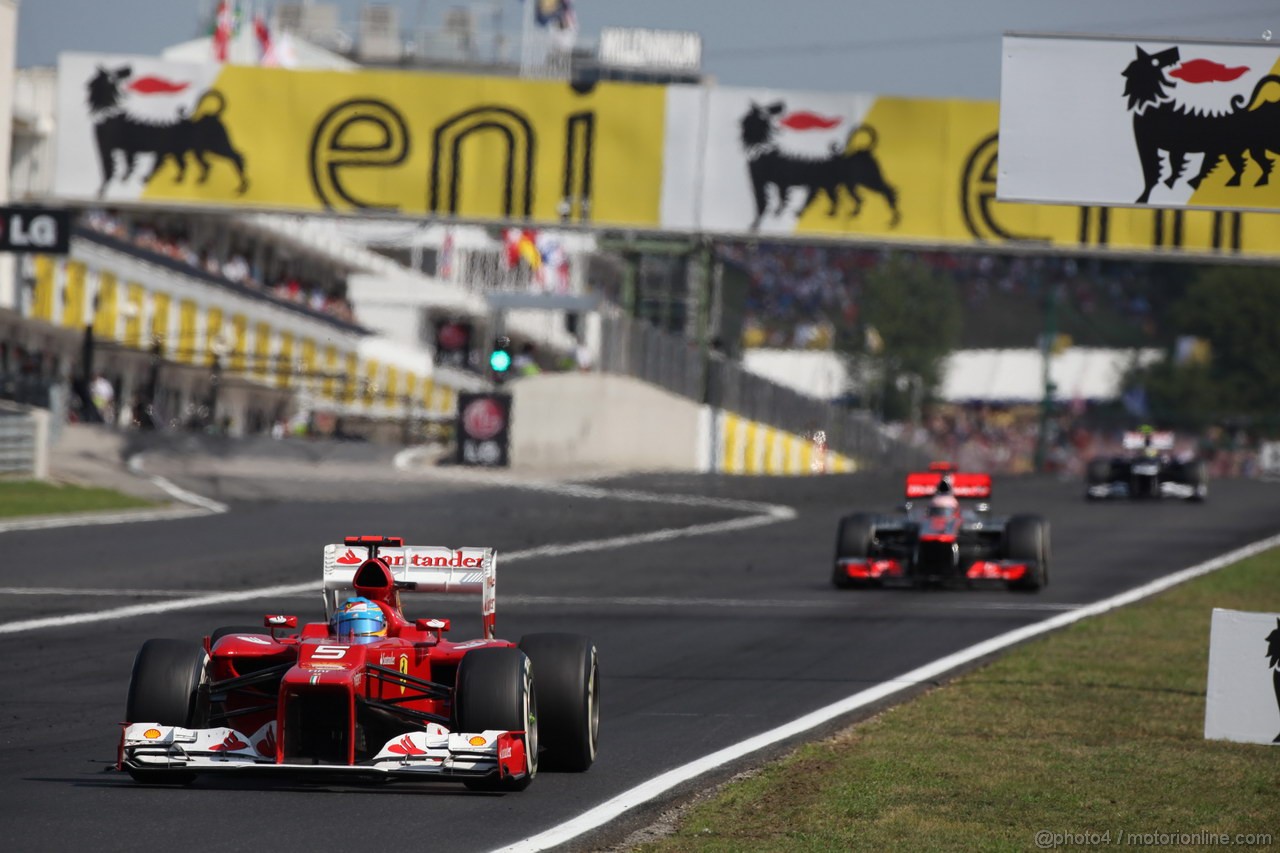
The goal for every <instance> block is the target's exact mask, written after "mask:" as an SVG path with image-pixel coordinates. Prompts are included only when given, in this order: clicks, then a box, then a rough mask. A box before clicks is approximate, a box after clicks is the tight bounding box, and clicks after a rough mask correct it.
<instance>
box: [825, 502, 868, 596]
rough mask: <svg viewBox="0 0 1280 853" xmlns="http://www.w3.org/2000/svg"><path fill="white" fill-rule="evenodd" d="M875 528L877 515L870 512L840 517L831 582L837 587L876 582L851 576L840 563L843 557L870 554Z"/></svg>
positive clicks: (849, 557) (857, 585) (850, 557)
mask: <svg viewBox="0 0 1280 853" xmlns="http://www.w3.org/2000/svg"><path fill="white" fill-rule="evenodd" d="M875 530H876V517H875V516H874V515H870V514H868V513H856V514H854V515H846V516H845V517H844V518H842V519H840V527H839V529H838V530H837V531H836V556H835V563H834V566H833V567H832V569H831V583H832V585H834V586H835V587H836V588H837V589H855V588H858V587H868V586H871V585H873V584H875V583H876V581H868V580H857V579H854V578H851V577H849V575H848V574H846V573H845V571H844V568H843V567H842V566H841V565H840V560H842V559H865V558H866V557H868V556H870V554H871V540H872V539H873V538H874V536H875Z"/></svg>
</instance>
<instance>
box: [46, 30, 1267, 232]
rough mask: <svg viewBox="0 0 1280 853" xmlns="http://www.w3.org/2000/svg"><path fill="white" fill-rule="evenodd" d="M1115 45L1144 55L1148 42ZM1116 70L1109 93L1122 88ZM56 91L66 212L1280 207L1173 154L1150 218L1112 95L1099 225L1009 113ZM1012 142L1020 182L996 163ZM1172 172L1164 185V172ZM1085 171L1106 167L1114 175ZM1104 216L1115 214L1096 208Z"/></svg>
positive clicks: (178, 80) (1254, 181)
mask: <svg viewBox="0 0 1280 853" xmlns="http://www.w3.org/2000/svg"><path fill="white" fill-rule="evenodd" d="M1108 45H1112V43H1108ZM1041 46H1043V45H1041ZM1068 46H1069V47H1071V49H1072V50H1076V49H1078V48H1079V47H1080V45H1076V44H1071V45H1068ZM1121 47H1123V48H1124V49H1125V50H1126V51H1128V53H1130V54H1134V55H1137V54H1135V53H1134V52H1135V50H1137V49H1138V48H1135V46H1134V45H1132V44H1127V45H1126V44H1122V45H1121ZM1112 49H1113V45H1112V46H1109V47H1108V50H1112ZM1152 49H1154V48H1152ZM1163 49H1164V50H1168V48H1167V47H1166V48H1163ZM1143 50H1145V48H1143ZM1271 50H1273V51H1274V48H1273V49H1271ZM1184 52H1185V51H1184ZM1126 55H1128V54H1126ZM1162 55H1165V56H1168V57H1172V54H1171V53H1166V54H1162ZM1204 56H1208V54H1204ZM1213 56H1214V57H1217V59H1215V60H1214V61H1215V62H1217V61H1218V60H1221V62H1219V63H1218V64H1219V65H1222V67H1224V68H1235V67H1243V66H1244V65H1247V66H1248V67H1249V68H1250V69H1253V71H1251V72H1250V73H1253V74H1254V75H1255V77H1257V79H1256V80H1255V82H1253V83H1252V84H1250V85H1252V88H1251V89H1250V90H1249V92H1250V93H1253V91H1254V90H1255V89H1256V90H1258V94H1257V96H1256V98H1254V100H1257V101H1258V104H1259V106H1257V109H1258V110H1262V109H1263V107H1262V106H1261V104H1262V103H1263V102H1264V101H1265V98H1263V95H1265V94H1268V93H1270V92H1272V90H1273V89H1274V90H1275V92H1277V93H1280V76H1275V75H1272V74H1271V73H1270V72H1271V71H1272V70H1274V68H1273V66H1272V65H1270V64H1267V62H1266V60H1267V56H1260V57H1251V56H1244V55H1243V54H1241V55H1240V56H1239V57H1237V56H1236V54H1233V53H1226V52H1223V53H1222V54H1218V53H1215V54H1213ZM1121 58H1122V57H1120V56H1119V54H1117V55H1116V57H1114V60H1115V61H1114V62H1112V63H1111V65H1109V66H1108V67H1109V68H1111V67H1112V66H1114V65H1115V62H1119V61H1120V59H1121ZM1199 58H1203V56H1201V55H1200V54H1198V53H1197V54H1196V56H1195V57H1191V55H1190V54H1189V53H1188V54H1187V56H1186V57H1184V61H1183V62H1182V64H1181V65H1179V66H1177V67H1176V68H1175V67H1174V66H1172V65H1170V66H1169V67H1168V69H1167V70H1166V71H1165V72H1164V73H1165V74H1166V76H1169V75H1174V77H1175V78H1176V75H1175V74H1174V72H1175V71H1176V70H1177V69H1179V68H1188V69H1193V70H1194V73H1193V71H1192V70H1188V71H1187V72H1186V73H1185V74H1183V76H1182V77H1181V78H1177V79H1178V80H1179V86H1182V84H1184V83H1187V80H1188V79H1190V77H1195V76H1196V75H1199V76H1204V75H1206V74H1207V75H1208V76H1210V77H1214V76H1223V75H1224V74H1226V73H1227V72H1224V71H1221V70H1220V69H1219V67H1218V65H1213V66H1212V67H1211V66H1207V65H1205V64H1203V63H1199V64H1195V63H1193V62H1191V61H1190V60H1191V59H1199ZM1228 59H1229V60H1230V61H1231V62H1236V61H1237V59H1238V60H1239V63H1241V65H1239V66H1230V64H1229V63H1227V60H1228ZM1246 60H1247V62H1246ZM1037 61H1039V60H1037ZM1045 61H1048V60H1045ZM1224 63H1226V64H1224ZM1054 67H1056V66H1054ZM1125 67H1127V66H1125V65H1124V64H1123V63H1122V64H1121V65H1120V66H1119V68H1120V71H1122V70H1124V68H1125ZM1120 71H1116V72H1115V74H1114V76H1115V80H1112V81H1111V82H1110V83H1108V84H1107V85H1112V84H1113V83H1115V84H1117V85H1119V86H1120V87H1121V88H1122V89H1123V85H1124V80H1125V78H1124V77H1123V75H1121V74H1120ZM58 73H59V80H58V138H57V152H58V157H57V171H56V173H55V180H54V185H55V192H56V194H57V195H59V196H61V197H63V198H67V199H70V200H75V201H79V202H82V203H83V202H87V203H94V202H95V201H98V200H101V201H102V202H105V203H137V204H148V203H149V204H155V205H158V206H165V207H173V206H191V207H222V208H234V209H240V210H243V209H253V208H257V209H271V210H293V211H298V212H303V213H308V212H310V213H321V212H333V213H339V214H360V213H376V214H378V215H384V216H394V215H402V216H409V217H415V218H424V217H429V218H441V219H452V218H457V219H466V220H478V221H494V222H506V221H518V222H541V223H548V224H553V223H574V224H589V225H593V226H599V227H644V228H652V229H654V230H662V231H667V232H672V233H681V234H684V233H690V232H692V233H702V234H712V235H718V236H724V237H729V238H744V237H747V238H753V239H767V238H769V237H787V238H793V239H803V238H819V239H836V240H844V241H849V242H860V243H874V244H885V243H895V242H896V243H901V244H903V245H911V246H939V247H947V246H958V247H969V248H972V247H975V246H984V245H985V246H993V247H1005V248H1045V249H1054V250H1079V251H1084V252H1090V253H1100V254H1105V253H1107V252H1110V251H1114V252H1119V253H1126V254H1128V253H1133V252H1151V251H1154V252H1159V253H1169V254H1175V255H1180V256H1186V255H1195V256H1198V257H1214V256H1235V257H1259V258H1262V257H1270V258H1275V257H1280V216H1277V215H1276V214H1274V213H1269V212H1261V211H1265V210H1266V209H1267V207H1268V206H1269V204H1268V203H1265V201H1256V202H1251V203H1250V204H1251V205H1253V207H1254V209H1253V210H1250V211H1249V212H1244V211H1242V210H1241V209H1239V208H1234V209H1231V210H1219V209H1214V208H1215V206H1216V205H1219V204H1222V205H1223V206H1232V207H1234V205H1231V204H1230V202H1231V201H1232V200H1233V199H1239V198H1243V197H1244V195H1249V197H1250V198H1255V199H1263V198H1264V195H1265V194H1266V193H1272V194H1274V193H1275V192H1276V191H1277V190H1276V187H1280V177H1277V179H1276V181H1275V182H1274V183H1268V184H1264V185H1262V186H1260V187H1259V186H1257V185H1258V182H1259V181H1260V180H1261V179H1262V178H1264V177H1266V174H1265V173H1264V172H1263V171H1262V169H1261V167H1259V166H1258V165H1257V164H1258V163H1260V162H1269V161H1267V158H1266V157H1263V156H1262V154H1261V153H1259V154H1258V156H1256V157H1255V156H1252V155H1250V156H1248V157H1246V158H1245V160H1244V161H1243V162H1242V163H1241V164H1240V165H1241V175H1242V176H1243V177H1242V179H1241V181H1242V183H1243V184H1248V185H1249V187H1252V189H1250V190H1249V191H1248V192H1247V193H1245V192H1244V191H1243V190H1242V189H1241V187H1233V186H1230V185H1229V184H1230V183H1231V180H1232V177H1233V175H1234V170H1233V169H1232V168H1228V167H1230V166H1231V165H1232V163H1233V162H1238V161H1239V159H1240V158H1238V157H1235V155H1234V154H1232V153H1230V152H1227V153H1223V154H1222V155H1221V157H1220V158H1219V161H1213V162H1216V163H1217V166H1216V167H1215V168H1214V169H1210V170H1209V173H1208V174H1207V176H1205V177H1203V178H1202V179H1201V180H1200V181H1199V182H1198V186H1199V189H1198V190H1195V191H1194V194H1192V191H1191V190H1188V189H1187V188H1188V186H1189V185H1190V182H1191V181H1192V180H1194V179H1195V178H1197V177H1200V176H1201V172H1203V171H1204V168H1205V166H1204V163H1205V162H1207V161H1206V159H1205V158H1206V156H1207V155H1203V154H1197V155H1196V158H1197V159H1195V162H1192V160H1193V158H1192V157H1191V155H1190V153H1188V152H1183V154H1182V156H1181V157H1180V158H1175V159H1177V161H1178V162H1179V163H1181V171H1180V172H1178V174H1177V175H1176V176H1175V175H1174V173H1173V172H1167V174H1166V173H1165V172H1162V173H1161V179H1160V181H1159V182H1158V183H1157V184H1156V186H1155V187H1154V188H1153V189H1152V190H1151V194H1150V197H1149V203H1135V201H1134V200H1135V199H1138V198H1139V194H1141V193H1142V192H1144V187H1145V186H1146V178H1147V176H1146V175H1145V174H1144V172H1143V170H1142V167H1141V160H1140V157H1141V152H1140V151H1137V149H1134V141H1133V139H1132V130H1131V128H1132V116H1130V115H1129V113H1128V112H1126V106H1125V105H1126V103H1127V101H1126V99H1125V98H1123V97H1121V96H1119V95H1117V96H1116V97H1115V98H1114V100H1115V101H1116V102H1117V103H1118V110H1119V112H1120V113H1121V114H1123V115H1124V116H1126V118H1125V119H1124V120H1125V121H1127V122H1128V124H1127V125H1125V127H1128V128H1130V130H1129V131H1126V132H1127V133H1129V136H1127V137H1125V136H1124V134H1123V133H1120V137H1123V145H1121V146H1120V149H1123V150H1120V149H1116V151H1115V152H1114V153H1113V155H1109V156H1111V157H1112V158H1113V161H1114V162H1116V163H1120V162H1122V160H1123V162H1125V163H1128V165H1127V166H1126V167H1125V168H1126V169H1127V171H1124V170H1120V171H1117V172H1115V173H1114V174H1110V175H1109V176H1107V177H1105V181H1104V184H1103V186H1105V187H1107V188H1114V190H1115V192H1116V193H1119V194H1120V195H1116V196H1115V199H1121V198H1123V199H1128V200H1129V201H1128V204H1129V205H1130V206H1128V207H1112V206H1109V204H1110V202H1111V201H1112V200H1113V199H1112V197H1110V196H1105V195H1103V194H1102V193H1101V190H1097V191H1095V190H1092V189H1088V190H1082V192H1083V195H1080V196H1070V195H1069V194H1065V190H1070V189H1081V188H1086V187H1088V186H1090V185H1089V183H1088V181H1090V180H1094V178H1093V177H1091V176H1090V175H1091V173H1087V172H1086V171H1081V172H1080V173H1079V175H1078V176H1077V179H1072V180H1067V179H1066V178H1065V177H1064V176H1065V175H1067V174H1068V173H1067V171H1065V170H1067V169H1068V168H1077V169H1079V168H1082V167H1080V166H1079V163H1078V162H1077V161H1078V159H1079V158H1074V159H1073V157H1074V155H1073V151H1072V150H1071V148H1070V146H1067V147H1065V148H1060V149H1054V150H1056V151H1057V154H1054V155H1053V156H1049V157H1045V152H1046V151H1048V150H1049V149H1048V148H1046V147H1045V146H1047V145H1048V142H1047V141H1046V142H1045V143H1044V145H1040V144H1039V143H1038V142H1036V141H1035V140H1031V142H1032V143H1034V144H1030V145H1028V144H1027V142H1028V139H1027V138H1026V134H1028V133H1031V132H1032V131H1033V130H1034V129H1035V127H1036V126H1038V123H1039V121H1040V119H1037V118H1036V117H1035V115H1033V114H1032V113H1031V112H1028V111H1026V110H1020V111H1018V112H1017V114H1016V116H1018V117H1027V122H1025V123H1024V122H1022V121H1021V119H1019V120H1018V121H1011V118H1012V117H1014V116H1015V114H1014V113H1012V112H1010V111H1009V109H1008V105H1007V104H1006V105H1005V107H1006V108H1005V109H1004V110H1002V106H1001V104H999V103H997V102H994V101H959V100H929V99H910V98H884V97H878V96H876V95H868V94H838V93H829V92H820V93H807V92H795V91H782V90H768V89H735V88H722V87H700V86H653V85H640V84H636V85H631V84H608V83H602V84H600V85H598V86H596V87H594V88H593V89H591V90H590V91H588V92H585V93H580V92H578V91H576V90H574V89H573V88H572V87H571V86H569V85H568V84H567V83H565V82H563V81H529V80H518V79H513V78H500V77H474V76H459V75H445V74H419V73H411V72H403V71H373V70H359V71H289V70H283V69H275V68H257V67H251V66H220V65H201V64H189V63H176V62H169V61H165V60H160V59H150V58H139V57H120V56H102V55H88V54H64V55H63V56H62V57H61V58H60V62H59V71H58ZM1178 73H1182V72H1178ZM1241 73H1242V75H1244V76H1248V75H1247V74H1245V72H1241ZM1108 74H1110V72H1108ZM1259 75H1260V76H1259ZM1051 76H1053V77H1054V79H1060V78H1061V77H1062V75H1061V74H1059V73H1057V72H1054V74H1053V75H1051ZM1273 76H1275V79H1274V80H1272V79H1271V78H1272V77H1273ZM1171 79H1174V78H1171ZM1197 79H1198V77H1197ZM1241 79H1243V77H1242V78H1241ZM1108 80H1110V77H1108ZM1117 81H1118V83H1117ZM1272 83H1275V85H1274V86H1273V85H1272ZM1063 85H1066V84H1065V83H1064V84H1063ZM1073 85H1074V84H1073ZM1196 85H1197V86H1199V85H1201V84H1196ZM1240 85H1244V84H1240ZM1046 86H1047V83H1046ZM1183 88H1188V89H1189V88H1192V86H1191V84H1187V85H1186V86H1183ZM1196 91H1198V92H1199V91H1202V90H1201V89H1200V88H1196ZM1203 91H1205V92H1207V91H1208V90H1203ZM1220 94H1221V93H1218V94H1215V95H1214V97H1215V98H1219V99H1220ZM1250 96H1251V97H1253V96H1252V95H1250ZM1099 97H1101V95H1099ZM1277 98H1280V94H1278V95H1277ZM1215 102H1216V101H1215ZM1252 102H1253V101H1250V103H1252ZM1053 104H1060V99H1058V100H1053V101H1052V103H1050V101H1045V109H1048V107H1049V106H1051V105H1053ZM1111 107H1112V112H1115V110H1116V109H1117V106H1116V104H1112V105H1111ZM1068 112H1069V111H1068ZM1268 115H1269V113H1268ZM1070 119H1071V117H1070V116H1067V115H1065V113H1063V114H1062V115H1059V116H1058V117H1057V118H1055V120H1058V121H1062V122H1069V121H1070ZM1002 122H1003V123H1002ZM1024 124H1026V125H1028V126H1024ZM1081 126H1082V127H1085V128H1086V130H1087V131H1088V133H1093V132H1094V131H1092V130H1088V127H1091V126H1088V125H1087V123H1085V124H1082V125H1081ZM1062 133H1063V134H1065V133H1066V130H1065V128H1064V130H1063V131H1062ZM1082 133H1084V131H1082ZM1088 133H1085V135H1086V136H1088ZM1117 133H1119V131H1116V132H1115V133H1111V135H1110V136H1111V138H1113V142H1114V138H1115V137H1116V134H1117ZM1019 134H1023V135H1022V136H1019ZM1095 135H1096V134H1095ZM1063 138H1065V135H1064V137H1063ZM1090 138H1092V137H1090ZM1011 139H1012V142H1011ZM1037 139H1038V137H1037ZM1099 139H1100V137H1099ZM1014 142H1017V143H1018V146H1015V150H1014V153H1013V154H1012V155H1010V159H1013V160H1014V163H1013V166H1010V164H1009V163H1008V162H1004V160H1003V159H1002V153H1007V150H1008V149H1009V147H1010V145H1011V144H1013V143H1014ZM1095 143H1096V144H1101V142H1100V141H1098V140H1094V141H1093V142H1090V141H1089V139H1083V138H1082V139H1081V140H1079V141H1078V145H1079V146H1087V145H1088V144H1095ZM1258 144H1259V145H1264V144H1263V143H1258ZM1268 144H1269V143H1268ZM1255 147H1256V146H1255ZM1264 147H1265V145H1264ZM1258 151H1259V152H1261V151H1262V149H1258ZM1135 152H1137V153H1135ZM1158 153H1159V156H1160V157H1161V158H1163V159H1162V160H1161V164H1162V167H1163V168H1165V169H1171V168H1172V166H1171V163H1172V162H1173V161H1171V160H1170V159H1169V157H1170V154H1169V152H1168V151H1166V150H1163V149H1161V150H1160V151H1159V152H1158ZM1033 155H1034V157H1033ZM1268 156H1270V155H1268ZM1125 157H1128V160H1124V158H1125ZM1233 158H1234V160H1233ZM1089 163H1091V164H1093V165H1091V166H1089V168H1093V169H1095V171H1096V170H1100V169H1104V167H1106V163H1105V162H1103V161H1101V160H1099V161H1096V162H1095V161H1094V160H1090V161H1089ZM1100 174H1101V173H1100ZM1017 175H1022V176H1023V177H1024V178H1025V179H1028V180H1029V179H1034V180H1046V181H1048V182H1049V183H1051V184H1053V185H1054V186H1061V187H1063V188H1064V194H1063V195H1061V196H1054V195H1052V194H1050V193H1049V192H1048V188H1047V187H1043V188H1029V189H1027V190H1026V191H1025V192H1022V193H1015V194H1013V195H1010V194H1008V193H1007V192H1006V189H1007V187H1006V182H1007V181H1008V180H1009V179H1010V177H1011V176H1017ZM1046 176H1047V177H1046ZM1170 180H1172V189H1171V188H1170V187H1169V186H1167V184H1169V181H1170ZM997 182H999V185H1000V189H999V196H997ZM1042 191H1043V197H1042V198H1041V199H1040V201H1041V202H1046V201H1047V200H1048V199H1053V200H1054V201H1055V202H1061V203H1023V201H1024V200H1025V199H1027V198H1031V197H1032V196H1034V195H1035V194H1036V193H1041V192H1042ZM1178 192H1181V193H1183V195H1184V196H1185V197H1184V198H1182V201H1180V202H1176V203H1175V199H1174V198H1173V196H1172V195H1170V193H1178ZM1015 199H1017V200H1016V201H1015ZM1079 199H1083V200H1084V201H1079ZM1095 199H1096V200H1097V201H1098V203H1100V204H1101V205H1102V206H1096V207H1095V206H1082V205H1084V204H1085V203H1086V202H1087V203H1089V204H1092V203H1094V200H1095Z"/></svg>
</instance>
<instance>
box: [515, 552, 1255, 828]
mask: <svg viewBox="0 0 1280 853" xmlns="http://www.w3.org/2000/svg"><path fill="white" fill-rule="evenodd" d="M1277 545H1280V536H1272V537H1270V538H1269V539H1263V540H1261V541H1259V542H1254V543H1253V544H1251V545H1246V546H1245V547H1243V548H1238V549H1236V550H1235V551H1231V552H1229V553H1226V554H1223V555H1222V556H1219V557H1215V558H1213V559H1211V560H1207V561H1205V562H1203V563H1199V564H1197V565H1195V566H1191V567H1190V568H1186V569H1183V570H1182V571H1179V572H1175V573H1173V574H1171V575H1166V576H1165V577H1162V578H1159V579H1157V580H1154V581H1152V582H1151V583H1148V584H1144V585H1143V586H1140V587H1137V588H1135V589H1131V590H1129V591H1128V592H1123V593H1121V594H1119V595H1115V596H1112V597H1111V598H1106V599H1103V600H1102V601H1098V602H1096V603H1094V604H1090V605H1087V606H1085V607H1081V608H1079V609H1078V610H1073V611H1071V612H1070V613H1063V614H1060V615H1058V616H1053V617H1050V618H1049V619H1046V620H1044V621H1043V622H1037V623H1035V624H1033V625H1027V626H1025V627H1022V628H1018V629H1016V630H1013V631H1009V632H1007V633H1004V634H1001V635H999V636H997V637H992V638H991V639H989V640H984V641H983V642H981V643H978V644H976V645H973V646H970V647H969V648H967V649H962V650H961V651H958V652H955V653H954V654H950V655H947V656H946V657H944V658H940V659H939V660H935V661H933V662H932V663H927V664H925V665H924V666H921V667H918V668H916V669H913V670H911V671H910V672H907V673H904V674H902V675H900V676H898V677H897V678H894V679H892V680H890V681H886V682H883V683H881V684H877V685H876V686H875V687H871V688H868V689H867V690H863V691H861V692H859V693H855V694H853V695H852V696H849V697H848V698H846V699H842V700H841V701H839V702H836V703H834V704H831V705H828V706H826V707H825V708H819V709H818V710H816V711H813V712H811V713H808V714H805V715H804V716H803V717H800V718H798V719H795V720H792V721H791V722H789V723H786V724H784V725H781V726H778V727H777V728H774V729H770V730H769V731H767V732H764V733H762V734H759V735H756V736H755V737H753V738H748V739H747V740H744V741H741V742H740V743H736V744H733V745H732V746H727V747H725V748H724V749H721V750H718V751H716V752H713V753H711V754H710V755H706V756H703V757H702V758H699V759H697V760H696V761H691V762H689V763H688V764H684V765H682V766H680V767H676V768H675V769H673V770H668V771H667V772H666V773H663V774H661V775H659V776H655V777H654V778H652V779H650V780H649V781H647V782H643V783H641V784H639V785H637V786H636V787H634V788H632V789H630V790H629V791H624V792H623V793H621V794H619V795H617V796H616V797H613V798H612V799H609V800H606V801H605V802H603V803H601V804H600V805H598V806H596V807H595V808H593V809H590V810H588V811H586V812H583V813H582V814H581V815H579V816H578V817H576V818H573V819H572V820H569V821H566V822H565V823H562V824H560V825H559V826H556V827H552V828H551V829H548V830H547V831H545V832H542V833H539V834H538V835H534V836H531V837H529V838H526V839H524V840H523V841H518V842H516V843H515V844H511V845H508V846H506V847H501V848H498V849H497V850H495V851H494V853H534V851H539V850H546V849H548V848H551V847H555V846H556V845H559V844H564V843H565V842H568V841H570V840H572V839H574V838H577V837H578V836H580V835H582V834H583V833H585V832H589V831H590V830H592V829H596V828H597V827H600V826H603V825H604V824H606V823H608V822H609V821H611V820H614V819H615V818H617V817H619V816H620V815H622V814H624V813H625V812H627V811H628V810H630V809H633V808H636V807H637V806H640V805H643V804H644V803H646V802H648V801H650V800H652V799H654V798H655V797H657V796H659V795H661V794H664V793H666V792H667V791H670V790H671V789H672V788H674V787H676V786H677V785H681V784H683V783H685V782H688V781H689V780H691V779H694V778H695V777H697V776H700V775H702V774H703V773H706V772H708V771H711V770H715V769H716V768H718V767H722V766H724V765H725V764H728V763H730V762H732V761H736V760H738V759H739V758H743V757H744V756H747V755H750V754H751V753H753V752H756V751H758V750H761V749H764V748H765V747H768V746H772V745H774V744H777V743H780V742H782V741H785V740H787V739H788V738H792V737H795V736H797V735H801V734H804V733H805V732H808V731H810V730H812V729H815V728H817V727H818V726H821V725H823V724H824V723H828V722H830V721H832V720H834V719H836V718H838V717H841V716H843V715H845V714H849V713H851V712H853V711H856V710H858V709H860V708H865V707H867V706H868V705H871V704H873V703H875V702H879V701H881V700H882V699H886V698H888V697H890V696H893V695H894V694H896V693H900V692H902V691H904V690H906V689H908V688H910V687H912V686H915V685H918V684H920V683H922V682H929V681H934V680H936V679H938V678H939V677H941V676H944V675H946V674H947V673H949V672H951V671H953V670H955V669H956V668H958V667H961V666H964V665H965V664H968V663H972V662H973V661H975V660H978V659H980V658H983V657H986V656H987V655H990V654H993V653H994V652H998V651H1000V650H1002V649H1006V648H1008V647H1009V646H1012V645H1015V644H1017V643H1021V642H1023V641H1025V640H1029V639H1031V638H1032V637H1036V636H1039V635H1041V634H1046V633H1048V632H1050V631H1054V630H1056V629H1058V628H1062V627H1064V626H1066V625H1070V624H1071V623H1073V622H1079V621H1080V620H1081V619H1086V618H1088V617H1090V616H1096V615H1098V614H1100V613H1105V612H1107V611H1108V610H1113V609H1115V608H1117V607H1123V606H1124V605H1126V604H1132V603H1133V602H1135V601H1140V600H1141V599H1144V598H1148V597H1150V596H1152V595H1155V594H1157V593H1160V592H1164V591H1165V590H1167V589H1169V588H1170V587H1173V586H1177V585H1178V584H1180V583H1185V582H1186V581H1189V580H1191V579H1193V578H1197V577H1200V576H1201V575H1206V574H1209V573H1210V572H1214V571H1217V570H1218V569H1221V568H1223V567H1225V566H1229V565H1231V564H1232V563H1237V562H1239V561H1240V560H1243V559H1245V558H1246V557H1252V556H1253V555H1255V554H1258V553H1261V552H1262V551H1266V550H1268V549H1270V548H1274V547H1276V546H1277Z"/></svg>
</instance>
